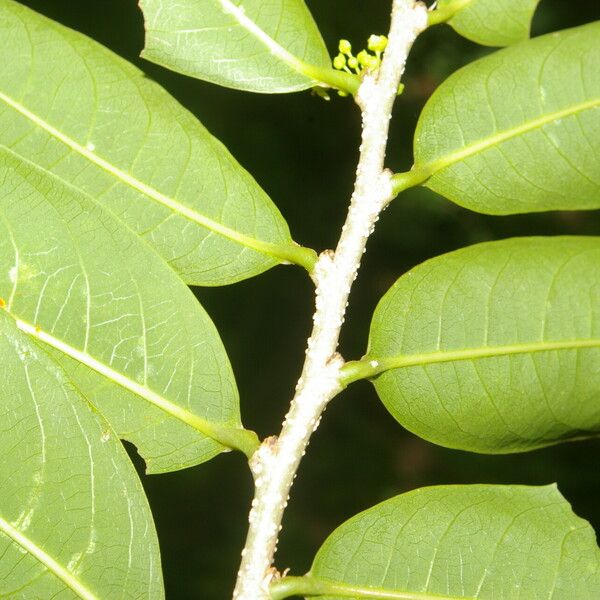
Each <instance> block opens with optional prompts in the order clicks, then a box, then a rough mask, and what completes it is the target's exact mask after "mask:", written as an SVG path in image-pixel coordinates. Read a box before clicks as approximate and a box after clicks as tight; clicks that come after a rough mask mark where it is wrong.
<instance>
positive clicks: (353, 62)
mask: <svg viewBox="0 0 600 600" xmlns="http://www.w3.org/2000/svg"><path fill="white" fill-rule="evenodd" d="M348 66H349V67H350V68H351V69H356V67H358V60H356V57H354V56H351V57H350V58H349V59H348Z"/></svg>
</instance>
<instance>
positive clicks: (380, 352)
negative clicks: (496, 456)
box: [365, 237, 600, 453]
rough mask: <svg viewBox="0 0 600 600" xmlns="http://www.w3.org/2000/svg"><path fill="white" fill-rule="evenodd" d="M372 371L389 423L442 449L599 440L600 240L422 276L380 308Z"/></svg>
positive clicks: (432, 267) (419, 272) (516, 247)
mask: <svg viewBox="0 0 600 600" xmlns="http://www.w3.org/2000/svg"><path fill="white" fill-rule="evenodd" d="M365 360H367V361H378V362H379V363H380V368H381V371H384V372H382V373H381V374H380V375H378V376H377V377H376V378H375V379H374V380H373V383H374V385H375V388H376V389H377V392H378V394H379V396H380V398H381V399H382V401H383V403H384V404H385V406H386V407H387V409H388V410H389V411H390V412H391V414H392V415H393V416H394V417H395V418H396V419H397V420H398V421H399V422H400V423H401V424H402V425H403V426H404V427H406V428H407V429H409V430H411V431H413V432H414V433H416V434H418V435H420V436H421V437H423V438H425V439H427V440H430V441H432V442H435V443H437V444H440V445H442V446H447V447H451V448H460V449H464V450H471V451H475V452H488V453H506V452H518V451H525V450H531V449H533V448H539V447H542V446H546V445H549V444H554V443H557V442H560V441H564V440H571V439H578V438H583V437H590V436H596V435H598V434H600V402H599V399H600V368H599V365H600V238H597V237H589V238H586V237H580V238H577V237H557V238H516V239H511V240H504V241H500V242H491V243H485V244H478V245H475V246H471V247H469V248H465V249H462V250H458V251H456V252H451V253H450V254H446V255H444V256H440V257H437V258H434V259H432V260H429V261H427V262H425V263H423V264H422V265H419V266H418V267H416V268H414V269H413V270H412V271H410V272H408V273H406V274H405V275H403V276H402V277H401V278H400V279H399V280H398V281H397V282H396V283H395V285H394V286H393V287H392V288H391V289H390V291H389V292H387V294H386V295H385V296H384V297H383V298H382V300H381V301H380V303H379V305H378V306H377V308H376V310H375V314H374V316H373V322H372V324H371V333H370V342H369V350H368V352H367V356H366V359H365ZM386 369H387V370H386Z"/></svg>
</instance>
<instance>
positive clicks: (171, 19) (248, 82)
mask: <svg viewBox="0 0 600 600" xmlns="http://www.w3.org/2000/svg"><path fill="white" fill-rule="evenodd" d="M140 7H141V9H142V11H143V13H144V19H145V24H146V40H145V47H144V50H143V52H142V56H143V57H144V58H146V59H148V60H150V61H152V62H155V63H157V64H159V65H162V66H165V67H167V68H169V69H172V70H174V71H177V72H179V73H184V74H186V75H190V76H192V77H197V78H199V79H205V80H207V81H211V82H212V83H216V84H219V85H223V86H226V87H232V88H236V89H241V90H246V91H252V92H261V93H284V92H295V91H300V90H304V89H307V88H309V87H313V86H314V85H316V84H317V83H318V81H317V79H318V78H316V77H315V73H314V72H313V71H312V69H314V68H315V67H316V69H317V70H318V69H325V70H330V69H331V64H330V62H331V61H330V58H329V54H328V52H327V48H326V47H325V43H324V42H323V39H322V37H321V34H320V33H319V30H318V28H317V26H316V24H315V22H314V20H313V19H312V16H311V14H310V12H309V11H308V8H307V7H306V5H305V3H304V1H303V0H291V1H289V0H288V1H284V0H269V1H265V0H246V1H245V2H244V3H243V5H242V3H238V4H235V3H234V2H232V1H231V0H209V1H207V2H203V3H202V4H199V3H195V2H189V1H188V2H183V3H179V4H178V5H177V6H174V5H173V6H169V5H167V6H165V5H164V3H162V2H160V0H142V1H141V2H140Z"/></svg>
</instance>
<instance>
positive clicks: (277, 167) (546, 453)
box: [21, 0, 600, 600]
mask: <svg viewBox="0 0 600 600" xmlns="http://www.w3.org/2000/svg"><path fill="white" fill-rule="evenodd" d="M21 1H22V2H23V3H24V4H26V5H28V6H30V7H32V8H34V9H36V10H38V11H40V12H42V13H44V14H46V15H48V16H50V17H52V18H54V19H56V20H58V21H60V22H61V23H63V24H65V25H68V26H70V27H73V28H74V29H77V30H79V31H81V32H83V33H86V34H87V35H89V36H91V37H93V38H94V39H96V40H98V41H99V42H101V43H103V44H105V45H106V46H108V47H110V48H111V49H113V50H114V51H115V52H117V53H118V54H120V55H122V56H124V57H126V58H128V59H129V60H131V61H133V62H134V63H136V64H138V65H139V66H140V67H141V68H142V69H143V70H144V71H145V72H146V73H148V75H149V76H150V77H152V78H154V79H156V80H157V81H158V82H160V83H161V84H162V85H164V87H166V88H167V89H168V90H169V91H170V92H171V93H172V94H173V95H174V96H175V97H176V98H178V99H179V101H180V102H181V103H182V104H183V105H184V106H186V107H187V108H188V109H189V110H191V111H192V112H193V113H194V114H196V115H197V116H198V118H199V119H200V120H201V121H202V122H203V123H204V124H205V125H206V126H207V127H208V129H209V130H210V131H211V132H212V133H213V134H214V135H216V136H217V137H218V138H219V139H221V140H222V141H223V142H224V143H225V144H226V146H228V148H229V149H230V151H231V152H232V153H233V155H234V156H235V157H236V158H237V159H238V160H239V161H240V162H241V164H242V165H244V166H245V167H246V168H247V169H248V170H249V171H250V172H251V173H252V174H253V175H254V176H255V178H256V179H257V180H258V182H259V183H260V184H261V185H262V186H263V187H264V188H265V190H266V191H267V192H268V193H269V194H270V195H271V197H272V198H273V200H274V201H275V203H276V204H277V205H278V206H279V208H280V210H281V212H282V213H283V215H284V216H285V217H286V219H287V220H288V223H289V224H290V228H291V230H292V234H293V236H294V238H295V239H296V240H297V241H299V242H300V243H302V244H304V245H307V246H311V247H313V248H315V249H318V250H321V249H323V248H329V247H332V246H333V245H334V244H335V241H336V239H337V236H338V232H339V228H340V226H341V224H342V222H343V219H344V215H345V211H346V207H347V203H348V199H349V197H350V193H351V187H352V181H353V175H354V169H355V165H356V160H357V147H358V138H359V118H358V112H357V110H356V108H355V107H354V105H353V103H352V101H351V100H349V99H341V98H338V97H337V96H335V95H334V96H332V99H331V102H324V101H322V100H320V99H318V98H316V97H314V96H312V95H311V94H310V93H308V92H305V93H301V94H291V95H284V96H267V95H253V94H246V93H242V92H236V91H233V90H228V89H223V88H218V87H216V86H212V85H210V84H206V83H203V82H200V81H196V80H193V79H190V78H187V77H184V76H180V75H176V74H173V73H170V72H168V71H166V70H165V69H162V68H160V67H157V66H155V65H152V64H150V63H147V62H145V61H142V60H140V59H138V54H139V52H140V50H141V48H142V44H143V22H142V16H141V13H140V12H139V10H138V8H137V6H136V2H135V0H79V1H78V2H75V1H74V0H21ZM199 1H202V0H199ZM307 4H308V5H309V7H310V9H311V10H312V12H313V14H314V16H315V19H316V21H317V23H319V26H320V28H321V31H322V32H323V36H324V38H325V40H326V42H327V43H328V45H329V47H330V50H331V51H332V53H333V52H334V51H335V46H336V44H337V40H338V39H340V38H342V37H343V38H348V39H350V40H351V41H352V42H353V43H354V44H355V46H361V47H362V46H364V45H365V41H366V38H367V37H368V35H369V34H371V33H383V32H386V31H387V29H388V27H387V25H388V17H387V15H388V11H389V5H390V2H389V0H345V1H344V2H336V1H334V0H329V1H326V0H309V1H308V2H307ZM598 18H600V1H599V0H579V1H567V0H542V2H541V5H540V7H539V9H538V13H537V15H536V18H535V21H534V27H533V29H534V33H535V34H536V35H537V34H541V33H545V32H548V31H553V30H556V29H563V28H566V27H570V26H574V25H579V24H582V23H585V22H588V21H591V20H594V19H598ZM489 51H490V50H489V49H483V48H481V47H478V46H476V45H475V44H471V43H469V42H467V41H465V40H463V39H462V38H460V37H459V36H458V35H456V34H455V33H454V32H453V31H452V30H451V29H450V28H448V27H446V26H438V27H435V28H433V29H431V30H429V31H427V32H426V33H425V34H423V35H422V36H421V38H420V39H419V40H418V41H417V44H416V45H415V47H414V50H413V53H412V55H411V60H410V63H409V69H408V72H407V76H406V78H405V83H406V91H405V93H404V95H403V96H402V97H401V98H400V99H399V101H398V103H397V108H396V112H395V120H394V121H393V124H392V135H391V140H390V147H389V153H388V154H389V156H388V166H389V167H390V168H392V169H393V170H395V171H397V170H407V169H408V168H409V167H410V164H411V141H410V140H411V136H412V132H413V130H414V126H415V122H416V119H417V116H418V113H419V110H420V108H421V107H422V105H423V103H424V102H425V100H426V99H427V97H428V96H429V95H430V94H431V92H432V91H433V90H434V89H435V87H436V86H437V85H439V84H440V83H441V81H443V80H444V78H445V77H447V76H448V75H449V74H450V73H452V72H453V71H454V70H456V68H458V67H460V66H462V65H463V64H466V63H467V62H470V61H471V60H473V59H474V58H476V57H478V56H481V55H483V54H484V53H487V52H489ZM532 234H534V235H535V234H539V235H555V234H588V235H590V234H591V235H600V214H599V213H598V212H580V213H564V212H563V213H546V214H537V215H518V216H512V217H489V216H485V215H478V214H475V213H471V212H468V211H466V210H464V209H462V208H459V207H458V206H455V205H453V204H451V203H450V202H448V201H446V200H444V199H442V198H439V197H437V196H435V195H434V194H433V193H429V192H427V191H426V190H420V189H419V190H412V191H409V192H407V193H405V194H403V195H402V196H401V198H400V199H398V200H396V201H395V203H393V204H392V206H391V208H390V209H389V210H388V211H387V212H386V213H385V215H384V217H383V218H382V219H381V221H380V223H379V225H378V229H377V231H376V232H375V234H374V236H373V238H372V240H371V241H370V244H369V252H368V253H367V255H366V256H365V261H364V263H363V267H362V269H361V276H360V278H359V279H358V281H357V284H356V286H355V289H354V291H353V294H352V298H351V308H350V311H349V315H348V318H347V326H346V329H345V331H344V334H343V337H342V344H341V351H342V354H343V355H344V356H345V357H346V358H347V359H354V358H359V357H360V356H361V355H362V353H363V351H364V350H365V345H366V338H367V331H368V324H369V320H370V315H371V314H372V311H373V309H374V307H375V304H376V303H377V301H378V299H379V298H380V297H381V296H382V294H383V293H384V292H385V291H386V290H387V289H388V287H389V286H390V285H391V283H392V282H393V281H394V280H395V279H396V278H397V277H398V276H399V275H400V274H402V273H403V272H404V271H406V270H407V269H408V268H410V267H412V266H414V265H415V264H417V263H419V262H422V261H423V260H425V259H427V258H430V257H432V256H435V255H437V254H441V253H443V252H448V251H451V250H455V249H457V248H460V247H462V246H465V245H469V244H472V243H476V242H479V241H484V240H493V239H502V238H505V237H511V236H515V235H532ZM197 295H198V297H199V299H200V300H201V301H202V303H203V304H204V306H205V307H206V309H207V310H208V312H209V313H210V314H211V315H212V317H213V319H214V321H215V323H216V324H217V327H218V328H219V330H220V332H221V336H222V337H223V340H224V342H225V346H226V348H227V350H228V352H229V356H230V358H231V362H232V364H233V367H234V371H235V373H236V376H237V379H238V385H239V388H240V394H241V402H242V414H243V417H244V423H245V425H246V427H248V428H250V429H254V430H256V431H257V432H258V433H259V435H260V436H261V437H264V436H266V435H271V434H274V433H277V432H278V431H279V428H280V425H281V421H282V418H283V415H284V414H285V412H286V407H287V405H288V403H289V400H290V399H291V395H292V391H293V388H294V385H295V381H296V379H297V377H298V374H299V371H300V368H301V364H302V359H303V356H304V344H305V340H306V337H307V335H308V332H309V330H310V324H311V313H312V286H311V284H310V282H309V280H308V278H307V277H306V275H305V274H304V272H303V271H302V270H301V269H299V268H296V267H278V268H276V269H273V270H271V271H270V272H268V273H266V274H264V275H262V276H260V277H257V278H254V279H252V280H250V281H247V282H243V283H239V284H236V285H233V286H229V287H224V288H214V289H207V288H204V289H198V290H197ZM132 453H133V451H132ZM599 458H600V442H599V441H596V440H594V441H588V442H579V443H573V444H565V445H562V446H559V447H554V448H547V449H544V450H539V451H536V452H530V453H528V454H518V455H512V456H483V455H476V454H468V453H465V452H460V451H455V450H447V449H444V448H440V447H437V446H434V445H432V444H429V443H427V442H425V441H423V440H420V439H419V438H417V437H415V436H413V435H412V434H410V433H408V432H406V431H404V430H403V429H402V428H401V427H400V426H399V425H398V424H397V423H396V422H395V421H394V420H393V419H392V418H391V417H390V416H389V415H388V414H387V412H386V411H385V410H384V409H383V407H382V406H381V404H380V403H379V401H378V399H377V397H376V395H375V393H374V390H373V389H372V387H371V386H370V384H368V383H366V382H359V383H357V384H355V385H353V386H351V387H350V388H349V389H348V390H347V391H346V392H345V393H344V394H343V395H342V396H340V397H338V398H337V399H335V400H334V401H333V402H332V404H331V405H330V407H329V408H328V410H327V413H326V415H325V418H324V419H323V422H322V424H321V426H320V428H319V430H318V432H317V433H316V435H315V436H314V438H313V441H312V443H311V446H310V448H309V452H308V453H307V455H306V458H305V460H304V462H303V464H302V467H301V470H300V472H299V476H298V478H297V481H296V484H295V487H294V489H293V493H292V500H291V502H290V505H289V507H288V510H287V512H286V517H285V522H284V531H283V536H282V539H281V542H280V545H279V552H278V555H277V557H278V560H277V563H278V567H279V568H280V569H283V568H285V567H290V568H291V571H292V574H296V575H300V574H302V573H304V572H305V571H307V570H308V568H309V567H310V563H311V560H312V557H313V556H314V553H315V552H316V550H317V548H318V547H319V546H320V544H321V543H322V541H323V540H324V539H325V537H326V536H327V535H328V534H329V533H330V532H331V531H332V530H333V529H334V528H335V527H336V526H337V525H339V524H340V523H341V522H342V521H344V520H345V519H347V518H348V517H350V516H352V515H354V514H356V513H357V512H359V511H360V510H363V509H365V508H368V507H369V506H372V505H373V504H376V503H377V502H380V501H382V500H384V499H386V498H388V497H390V496H393V495H395V494H398V493H400V492H403V491H407V490H411V489H414V488H415V487H419V486H424V485H436V484H444V483H526V484H546V483H550V482H554V481H556V482H558V484H559V487H560V489H561V491H562V493H563V494H564V495H565V496H566V497H567V499H568V500H569V501H570V502H571V503H572V504H573V507H574V510H575V511H576V512H577V514H579V515H580V516H582V517H585V518H587V519H589V520H590V521H591V522H592V524H593V525H594V527H595V528H596V529H597V530H600V502H599V497H600V483H599V475H600V469H599V468H598V464H599V462H598V461H599ZM137 462H138V464H139V462H140V461H139V460H138V461H137ZM142 479H143V483H144V486H145V488H146V491H147V493H148V497H149V501H150V505H151V507H152V510H153V513H154V516H155V519H156V526H157V529H158V535H159V538H160V543H161V548H162V555H163V566H164V576H165V584H166V589H167V598H168V599H169V600H188V599H190V600H191V599H194V600H198V599H202V600H221V599H226V598H229V597H230V596H231V589H232V586H233V582H234V577H235V573H236V571H237V567H238V562H239V553H240V550H241V548H242V546H243V541H244V536H245V529H246V523H247V511H248V507H249V503H250V499H251V493H252V488H251V479H250V475H249V471H248V469H247V467H246V465H245V462H244V457H243V456H242V455H241V454H238V453H231V454H226V455H222V456H220V457H218V458H216V459H214V460H213V461H211V462H210V463H208V464H205V465H201V466H199V467H196V468H193V469H189V470H187V471H183V472H179V473H173V474H169V475H160V476H152V477H146V476H143V475H142Z"/></svg>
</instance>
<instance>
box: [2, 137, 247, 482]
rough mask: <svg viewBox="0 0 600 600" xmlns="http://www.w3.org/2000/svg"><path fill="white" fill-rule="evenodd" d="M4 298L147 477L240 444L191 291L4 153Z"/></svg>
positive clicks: (125, 233) (110, 220) (228, 387)
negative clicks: (133, 451) (137, 457)
mask: <svg viewBox="0 0 600 600" xmlns="http://www.w3.org/2000/svg"><path fill="white" fill-rule="evenodd" d="M0 156H2V161H1V165H0V182H1V184H0V185H1V189H2V191H3V197H4V199H3V203H2V205H0V229H2V230H3V233H4V235H3V239H4V242H0V264H2V265H5V266H6V268H5V269H3V270H2V271H0V295H2V297H3V298H6V300H4V301H3V305H4V309H5V310H6V311H7V312H8V313H9V314H10V315H11V316H12V318H13V319H15V322H16V323H17V325H18V326H19V328H20V329H21V330H22V331H25V332H26V333H28V334H29V335H31V336H33V337H35V338H36V339H39V340H40V341H42V342H44V343H45V344H46V345H47V346H48V347H51V348H53V349H54V350H55V351H56V352H55V353H54V354H53V356H55V358H56V360H57V361H58V362H59V363H60V364H61V366H62V367H63V368H65V369H66V370H67V372H68V373H69V376H70V377H72V378H73V380H74V381H76V383H77V385H78V387H79V388H80V389H81V390H82V391H83V392H84V393H85V395H86V397H87V398H88V399H90V400H91V401H92V402H93V403H94V404H95V405H97V406H98V407H99V408H100V409H101V411H102V412H103V414H104V416H105V417H106V418H107V419H108V420H109V422H111V424H112V425H113V427H114V428H115V429H116V430H117V432H118V433H119V435H122V436H123V437H124V438H126V439H128V440H130V441H132V442H133V443H134V444H135V445H136V446H137V447H138V449H139V450H140V454H141V455H142V456H143V457H144V458H145V459H146V461H147V465H148V469H149V470H150V471H151V472H161V471H169V470H174V469H178V468H184V467H186V466H191V465H193V464H198V463H200V462H204V461H205V460H209V459H210V458H212V457H213V456H215V455H217V454H218V453H220V452H222V451H224V450H226V447H225V446H224V445H223V444H228V445H229V444H232V443H233V444H234V445H233V447H239V445H236V444H235V441H236V440H237V441H238V443H239V442H240V441H241V448H245V449H246V450H245V451H248V452H250V451H251V448H252V447H253V446H254V441H253V439H250V438H252V437H253V435H252V434H251V433H250V432H246V431H245V430H243V428H242V426H241V422H240V415H239V403H238V394H237V388H236V385H235V379H234V377H233V373H232V371H231V366H230V364H229V361H228V359H227V355H226V353H225V350H224V348H223V346H222V342H221V340H220V338H219V336H218V333H217V331H216V329H215V328H214V325H213V324H212V322H211V321H210V319H209V317H208V315H206V313H205V312H204V311H203V310H202V308H201V307H200V305H199V304H198V303H197V301H196V299H195V298H194V296H193V294H192V293H191V292H190V290H189V289H188V288H187V287H186V286H185V285H184V284H183V282H181V280H180V279H179V278H178V277H177V276H176V275H175V274H174V273H173V272H172V271H171V270H170V269H169V268H168V267H167V266H166V264H165V263H164V262H163V261H162V259H160V257H158V255H156V254H155V253H154V251H153V250H152V249H151V248H150V247H149V246H147V245H146V244H145V243H144V242H143V241H141V239H140V238H138V237H137V236H136V235H135V234H134V233H133V232H131V231H130V230H128V229H127V228H126V227H125V226H124V225H123V224H122V223H120V222H119V221H118V220H117V219H115V218H114V217H113V216H112V215H111V214H110V213H108V212H107V211H106V210H104V209H102V208H100V207H98V206H97V205H95V204H94V202H93V201H92V200H91V199H90V198H89V197H87V196H85V195H84V194H82V193H81V192H80V191H79V190H77V189H75V188H73V187H68V186H65V185H64V183H62V182H61V181H60V180H58V179H56V178H52V177H49V176H48V173H46V172H44V171H42V170H41V169H40V168H39V167H37V166H35V165H33V164H31V163H27V162H24V161H23V160H22V159H21V158H20V157H19V156H17V155H14V154H13V153H11V152H10V151H7V150H1V149H0Z"/></svg>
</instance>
